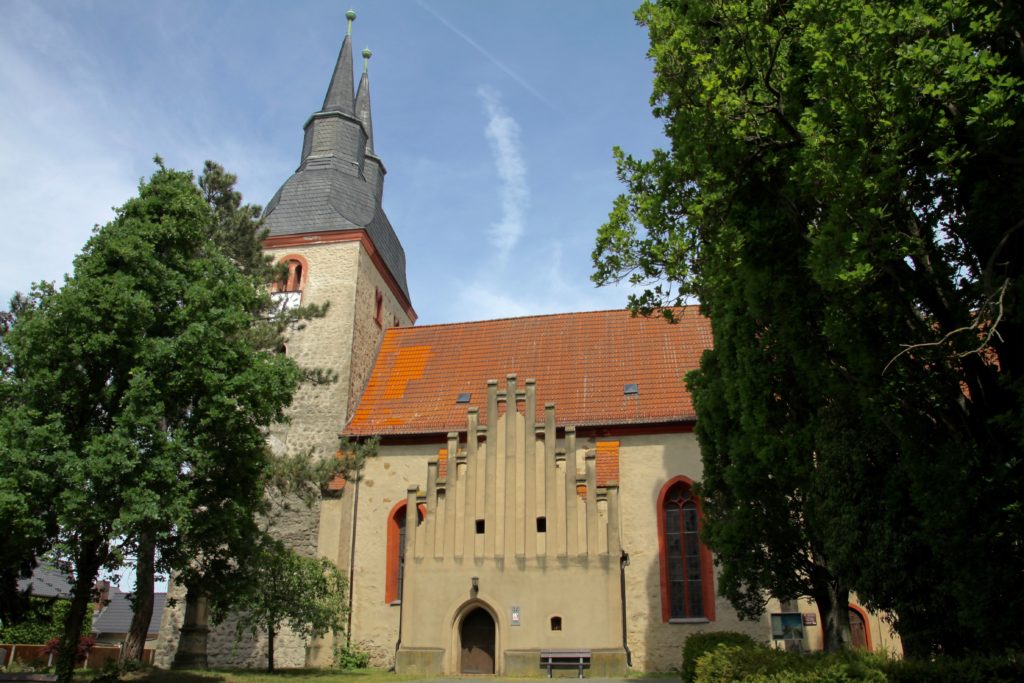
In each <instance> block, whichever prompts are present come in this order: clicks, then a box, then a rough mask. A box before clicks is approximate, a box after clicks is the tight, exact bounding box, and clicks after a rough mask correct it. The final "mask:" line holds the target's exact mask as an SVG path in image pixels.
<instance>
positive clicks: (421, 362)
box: [384, 346, 430, 399]
mask: <svg viewBox="0 0 1024 683" xmlns="http://www.w3.org/2000/svg"><path fill="white" fill-rule="evenodd" d="M429 358H430V347H429V346H406V347H403V348H400V349H398V357H397V358H396V359H395V366H394V369H393V371H392V372H391V374H390V375H388V378H387V383H386V384H385V386H384V398H385V399H400V398H402V397H403V396H405V388H406V387H407V386H408V385H409V382H412V381H414V380H417V379H419V378H421V377H423V369H424V368H425V367H426V366H427V360H428V359H429Z"/></svg>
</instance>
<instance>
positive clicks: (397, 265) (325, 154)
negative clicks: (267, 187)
mask: <svg viewBox="0 0 1024 683" xmlns="http://www.w3.org/2000/svg"><path fill="white" fill-rule="evenodd" d="M345 16H346V18H347V19H348V26H349V32H348V34H347V35H346V36H345V40H344V42H343V43H342V45H341V54H340V55H339V56H338V63H337V65H336V66H335V69H334V74H333V76H332V77H331V85H330V88H328V91H327V99H326V100H324V106H323V109H321V110H320V111H317V112H314V113H313V115H312V116H310V117H309V119H308V120H307V121H306V124H305V125H304V126H303V127H302V128H303V132H304V135H303V138H302V155H301V157H300V161H299V167H298V168H297V169H296V170H295V173H294V174H292V176H291V177H290V178H289V179H288V180H287V181H285V183H284V185H282V186H281V189H280V190H278V191H277V194H275V195H274V196H273V198H272V199H271V200H270V202H268V203H267V207H266V209H265V210H264V212H263V218H264V226H265V227H266V228H267V230H268V231H269V233H270V238H279V237H285V236H288V235H293V236H294V235H312V234H320V233H340V232H346V231H362V232H363V233H365V235H366V236H367V237H368V238H369V239H370V241H371V243H372V244H373V246H374V249H375V252H376V253H377V254H378V255H379V257H380V259H381V260H382V261H383V263H384V266H385V267H386V268H387V271H388V273H389V274H390V277H391V278H393V280H394V282H395V283H396V286H397V290H396V291H397V292H398V293H397V294H396V296H398V298H399V299H402V300H404V301H406V302H408V301H409V287H408V283H407V282H406V278H405V250H404V249H403V248H402V243H401V242H400V241H399V239H398V236H397V235H396V234H395V230H394V228H393V227H392V226H391V222H390V221H389V220H388V217H387V215H386V214H385V213H384V207H383V205H382V203H381V200H382V197H383V192H384V175H385V173H386V172H387V171H386V170H385V168H384V163H383V162H382V161H381V160H380V158H379V157H377V155H376V154H374V153H373V140H372V132H371V128H370V81H369V76H368V74H367V71H368V64H369V59H370V51H369V50H368V49H367V50H364V51H363V76H362V80H361V81H360V84H359V95H358V97H353V95H352V90H353V88H352V85H353V80H354V77H353V71H352V44H351V40H352V38H351V29H352V21H353V20H354V19H355V18H356V13H355V12H353V11H351V10H349V11H348V12H346V13H345Z"/></svg>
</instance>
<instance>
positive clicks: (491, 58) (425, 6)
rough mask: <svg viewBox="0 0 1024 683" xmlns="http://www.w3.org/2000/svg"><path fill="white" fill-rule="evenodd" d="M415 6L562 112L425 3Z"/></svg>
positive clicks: (417, 2)
mask: <svg viewBox="0 0 1024 683" xmlns="http://www.w3.org/2000/svg"><path fill="white" fill-rule="evenodd" d="M416 4H417V5H419V6H420V7H422V8H423V9H425V10H426V11H427V12H429V13H430V14H432V15H433V16H434V18H435V19H437V20H438V21H440V22H441V23H442V24H444V25H445V26H446V27H447V28H448V30H450V31H451V32H452V33H454V34H455V35H457V36H458V37H459V38H462V39H463V40H464V41H466V42H467V43H469V45H470V46H471V47H472V48H473V49H475V50H476V51H477V52H479V53H480V54H482V55H483V56H484V57H486V58H487V59H488V60H490V62H491V63H492V64H494V66H496V67H498V68H499V69H501V70H502V71H504V72H505V73H506V74H508V76H509V78H511V79H512V80H514V81H515V82H516V83H518V84H519V85H521V86H523V87H524V88H526V89H527V90H528V91H529V92H530V94H532V95H533V96H534V97H536V98H537V99H538V100H540V101H541V102H543V103H544V104H546V105H548V106H549V107H551V108H552V109H554V110H555V111H557V112H559V113H561V111H562V110H561V109H560V108H559V107H558V105H556V104H555V103H554V102H552V101H551V100H549V99H548V98H546V97H544V95H542V94H541V93H540V91H539V90H537V89H536V88H534V87H533V86H532V85H530V84H529V83H527V82H526V80H525V79H524V78H523V77H522V76H520V75H519V74H517V73H516V72H515V71H513V70H512V69H510V68H509V67H507V66H505V65H504V64H503V63H501V62H500V61H498V58H497V57H495V56H494V55H492V54H491V53H490V52H488V51H487V50H485V49H484V47H483V46H482V45H481V44H480V43H478V42H476V41H475V40H473V39H472V38H470V37H469V36H467V35H466V34H465V33H463V32H462V31H460V30H459V29H458V28H456V27H455V26H454V25H453V24H452V23H451V22H450V21H448V20H447V19H445V18H444V17H442V16H441V15H440V14H438V13H437V12H435V11H434V9H433V8H432V7H431V6H430V5H428V4H427V3H425V2H423V0H416Z"/></svg>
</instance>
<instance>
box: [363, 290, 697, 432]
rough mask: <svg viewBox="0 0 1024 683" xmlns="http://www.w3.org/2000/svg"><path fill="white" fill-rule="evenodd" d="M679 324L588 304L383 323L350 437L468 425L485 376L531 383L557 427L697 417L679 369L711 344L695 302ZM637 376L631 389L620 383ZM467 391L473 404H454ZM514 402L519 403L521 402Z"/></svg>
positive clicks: (692, 364) (482, 399)
mask: <svg viewBox="0 0 1024 683" xmlns="http://www.w3.org/2000/svg"><path fill="white" fill-rule="evenodd" d="M676 315H677V318H678V319H679V322H678V323H676V324H669V323H668V322H666V321H665V320H664V319H663V318H660V317H651V318H643V317H636V318H634V317H632V316H631V315H630V313H629V311H593V312H586V313H563V314H557V315H545V316H532V317H526V318H506V319H502V320H485V321H480V322H468V323H455V324H448V325H430V326H423V327H397V328H391V329H389V330H387V332H386V333H385V335H384V340H383V342H382V344H381V349H380V352H379V353H378V355H377V360H376V363H375V364H374V367H373V371H372V373H371V375H370V380H369V382H368V384H367V386H366V390H365V391H364V392H363V395H362V397H361V398H360V402H359V405H358V407H357V409H356V411H355V413H354V416H353V418H352V421H351V422H350V423H349V424H348V426H347V427H346V428H345V434H346V435H348V436H370V435H375V434H379V435H382V436H389V435H394V436H397V435H413V434H443V433H446V432H449V431H465V429H466V413H467V409H468V408H469V407H471V406H476V407H477V408H479V411H480V417H479V419H480V424H486V421H487V380H489V379H497V380H498V381H499V384H498V388H499V390H504V388H505V381H506V380H505V376H506V375H507V374H509V373H514V374H516V375H517V386H518V388H520V389H522V388H524V386H525V380H527V379H536V381H537V414H536V415H535V416H534V419H535V420H537V421H543V419H544V417H543V413H544V404H545V403H554V404H555V420H556V422H557V424H558V425H559V426H566V425H576V426H577V427H586V426H614V425H631V424H654V423H665V422H678V421H691V420H694V419H695V418H696V416H695V414H694V410H693V403H692V401H691V399H690V395H689V392H687V391H686V384H685V381H684V376H685V375H686V373H687V372H689V371H690V370H693V369H695V368H697V367H698V365H699V362H700V356H701V354H702V353H703V351H704V349H706V348H710V346H711V339H712V337H711V325H710V323H709V321H708V320H707V319H706V318H704V317H703V316H701V315H700V313H699V311H698V310H697V307H696V306H687V307H684V308H681V309H677V310H676ZM627 384H636V385H637V390H638V391H637V393H636V394H626V393H625V391H624V388H625V385H627ZM460 393H469V394H470V395H471V396H470V400H469V403H456V398H457V397H458V395H459V394H460ZM518 407H519V410H520V411H522V410H524V409H525V403H524V402H522V401H520V402H519V404H518Z"/></svg>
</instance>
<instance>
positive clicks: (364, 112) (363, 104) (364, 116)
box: [356, 48, 373, 154]
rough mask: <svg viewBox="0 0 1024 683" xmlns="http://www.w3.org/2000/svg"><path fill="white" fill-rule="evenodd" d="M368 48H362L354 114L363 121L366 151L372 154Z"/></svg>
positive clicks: (370, 55)
mask: <svg viewBox="0 0 1024 683" xmlns="http://www.w3.org/2000/svg"><path fill="white" fill-rule="evenodd" d="M372 56H373V53H372V52H370V48H366V49H365V50H363V76H362V78H360V79H359V91H358V92H357V93H356V116H358V117H359V120H360V121H362V122H363V128H365V129H366V151H367V152H368V153H370V154H373V119H372V118H371V116H370V57H372Z"/></svg>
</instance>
